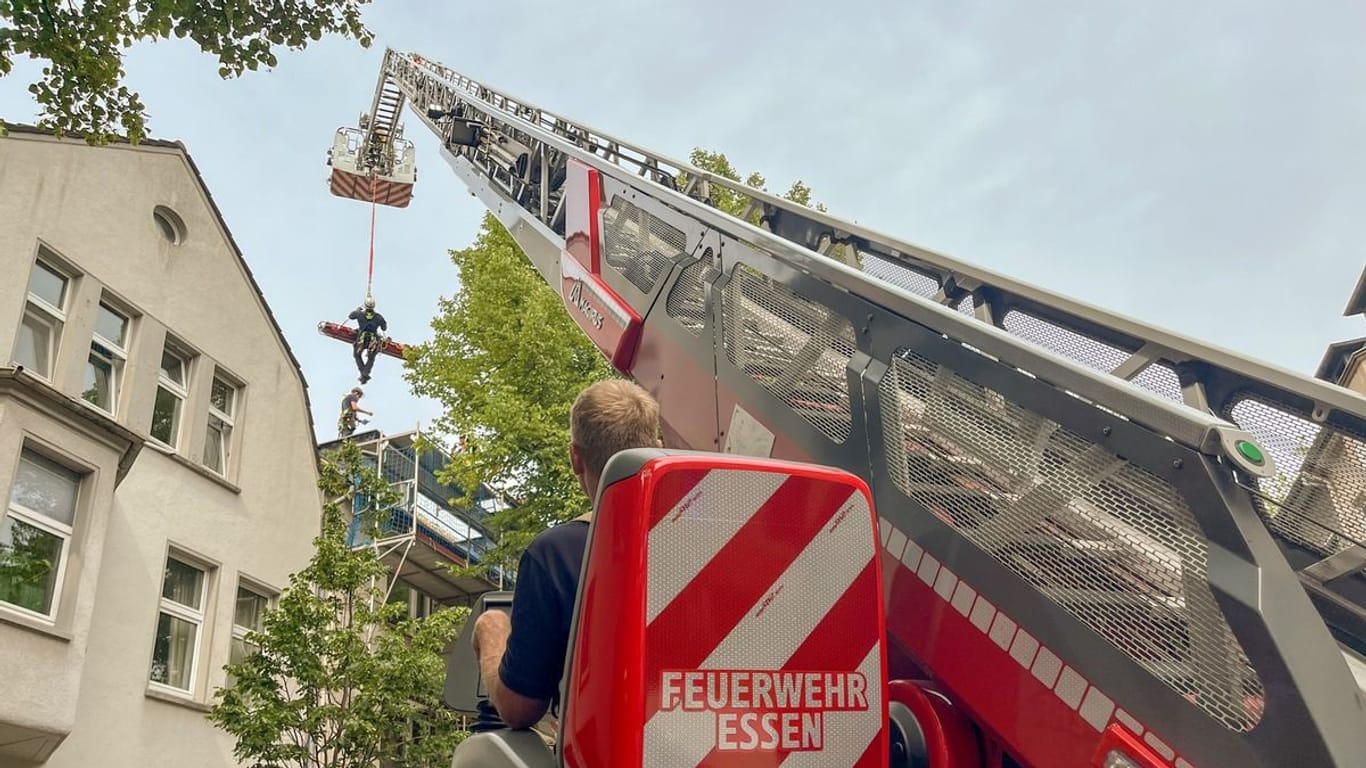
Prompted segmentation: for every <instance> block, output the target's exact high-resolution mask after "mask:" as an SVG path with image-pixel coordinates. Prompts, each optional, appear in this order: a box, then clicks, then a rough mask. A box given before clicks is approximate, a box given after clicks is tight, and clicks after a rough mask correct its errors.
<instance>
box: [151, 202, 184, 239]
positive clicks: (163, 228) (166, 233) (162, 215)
mask: <svg viewBox="0 0 1366 768" xmlns="http://www.w3.org/2000/svg"><path fill="white" fill-rule="evenodd" d="M152 219H153V220H154V221H155V222H156V223H157V229H158V230H160V232H161V236H162V237H164V238H166V242H168V243H170V244H171V245H180V244H181V243H183V242H185V222H184V220H182V219H181V218H180V215H179V214H177V213H176V212H175V211H173V210H171V209H170V208H167V207H166V206H164V205H158V206H157V207H155V208H153V209H152Z"/></svg>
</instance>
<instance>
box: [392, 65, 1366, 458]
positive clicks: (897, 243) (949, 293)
mask: <svg viewBox="0 0 1366 768" xmlns="http://www.w3.org/2000/svg"><path fill="white" fill-rule="evenodd" d="M394 59H399V60H403V61H404V62H406V63H409V64H413V63H415V62H413V60H412V59H411V58H409V57H408V56H407V55H404V54H396V53H395V54H394V55H393V56H391V57H390V59H388V60H386V72H387V73H388V74H389V75H390V76H391V77H395V78H396V79H402V78H403V77H405V74H404V69H406V68H405V67H401V66H400V65H398V64H397V62H396V61H394ZM416 66H418V67H421V68H424V69H426V70H427V71H428V72H429V73H430V74H432V75H434V76H436V77H438V78H441V79H442V80H444V81H446V83H447V85H448V87H449V89H450V91H451V94H452V95H454V96H456V97H458V98H460V99H465V100H470V101H474V102H482V104H483V107H484V109H486V110H489V111H491V113H492V114H491V116H493V117H498V116H507V117H513V118H516V119H518V120H521V121H524V122H525V123H529V124H531V125H533V126H536V127H538V128H540V129H542V130H545V131H549V132H553V133H555V134H557V135H558V136H560V137H561V138H564V139H566V140H569V141H571V142H573V143H574V145H575V146H577V147H579V148H580V149H583V150H585V151H587V152H589V153H591V154H594V155H596V156H597V157H599V158H600V159H602V160H605V161H607V162H609V163H612V164H614V165H617V166H620V167H622V168H627V169H633V170H634V172H635V175H637V176H640V177H643V178H646V179H649V180H651V181H654V182H656V183H662V184H665V185H666V186H667V185H668V183H669V182H670V181H673V180H677V179H679V178H680V177H686V178H687V185H686V187H685V188H684V189H682V190H679V191H682V192H683V193H684V194H687V195H689V196H692V197H696V196H697V195H698V193H699V190H700V188H701V186H702V185H703V183H704V182H705V183H706V184H709V185H715V186H719V187H722V188H726V189H729V190H731V191H734V192H735V193H737V194H739V195H741V196H743V197H744V198H746V199H749V200H750V201H751V202H752V205H753V206H754V207H755V209H756V210H759V211H760V212H761V213H762V214H763V216H764V221H765V222H768V223H770V229H771V230H772V231H773V232H774V233H775V234H777V235H779V236H780V237H783V238H784V239H786V240H789V241H791V242H793V243H795V244H797V245H800V246H802V247H803V248H806V249H809V250H813V251H817V252H820V251H821V250H822V238H827V239H833V241H834V242H835V243H845V244H848V245H852V246H853V247H855V248H857V249H858V252H859V253H860V254H864V255H867V256H872V257H875V258H880V259H884V260H887V261H891V262H896V263H898V264H901V265H904V266H905V267H906V268H908V269H910V270H912V271H914V272H917V273H919V274H922V275H925V276H927V277H930V278H932V279H934V280H935V281H936V282H937V283H938V285H939V289H940V292H941V293H942V294H943V296H942V303H957V300H961V299H962V298H963V297H965V296H966V295H969V294H971V295H974V296H979V297H981V298H982V299H983V300H984V301H983V302H982V306H984V307H986V308H988V310H989V311H987V312H983V314H984V315H986V317H982V318H979V319H983V320H986V321H988V322H991V323H993V324H996V325H998V326H999V325H1000V324H1001V323H1002V322H1003V319H1004V316H1005V314H1006V313H1007V312H1008V311H1010V310H1012V309H1013V310H1018V311H1025V312H1028V313H1029V314H1031V315H1033V316H1036V317H1039V318H1041V319H1044V320H1048V321H1051V322H1055V323H1058V324H1060V325H1062V326H1064V327H1065V328H1067V329H1068V330H1071V331H1073V332H1075V333H1078V334H1080V335H1083V336H1086V337H1088V338H1089V339H1090V340H1092V341H1094V342H1095V343H1097V344H1104V345H1106V346H1108V347H1112V348H1118V349H1121V350H1123V351H1124V352H1127V353H1128V355H1129V356H1128V357H1127V358H1125V359H1123V360H1122V361H1121V362H1120V363H1119V364H1118V365H1117V366H1116V367H1114V368H1111V369H1110V372H1112V373H1115V374H1116V375H1119V376H1120V378H1125V379H1129V380H1132V379H1133V378H1134V377H1136V376H1138V375H1139V374H1141V373H1142V371H1143V370H1144V369H1145V368H1146V367H1148V366H1149V365H1152V364H1154V363H1157V362H1160V361H1164V360H1165V361H1169V362H1171V363H1173V364H1176V365H1179V366H1181V367H1182V369H1183V370H1182V371H1181V372H1182V373H1186V374H1188V375H1189V377H1190V378H1191V384H1189V385H1186V386H1185V387H1183V389H1184V390H1186V391H1185V392H1183V394H1185V395H1186V401H1187V402H1188V404H1191V405H1193V406H1196V407H1202V406H1204V407H1210V408H1212V409H1214V410H1215V411H1216V412H1218V411H1219V410H1220V409H1219V408H1218V405H1219V401H1220V400H1222V399H1226V397H1227V393H1233V392H1246V391H1254V392H1257V393H1258V394H1261V395H1263V396H1266V397H1269V398H1270V399H1272V400H1274V401H1276V402H1277V403H1284V404H1286V405H1291V406H1294V407H1296V408H1297V410H1301V411H1305V412H1308V413H1311V414H1317V415H1318V416H1319V417H1322V420H1323V421H1329V420H1331V419H1332V417H1333V416H1341V417H1345V420H1346V421H1347V422H1348V424H1349V426H1351V427H1353V428H1354V431H1359V432H1362V433H1366V398H1362V397H1361V396H1359V395H1356V394H1355V393H1352V392H1349V391H1347V390H1344V389H1342V388H1340V387H1337V386H1334V385H1330V384H1326V383H1324V382H1322V381H1319V380H1317V379H1314V378H1311V377H1308V376H1304V375H1302V374H1299V373H1296V372H1293V371H1289V370H1286V369H1284V368H1280V367H1277V366H1273V365H1269V364H1266V363H1263V362H1260V361H1258V360H1255V359H1252V358H1249V357H1247V356H1245V355H1241V354H1239V353H1236V352H1232V351H1229V350H1225V349H1221V348H1219V347H1215V346H1213V345H1210V344H1206V343H1204V342H1202V341H1200V340H1198V339H1194V338H1191V337H1188V336H1184V335H1182V334H1178V333H1175V332H1172V331H1168V330H1165V329H1162V328H1158V327H1156V326H1153V325H1150V324H1148V323H1144V322H1141V321H1138V320H1134V319H1132V318H1128V317H1125V316H1123V315H1120V314H1118V313H1114V312H1110V311H1108V310H1105V309H1102V308H1100V307H1097V306H1094V305H1090V304H1087V303H1084V302H1080V301H1077V300H1075V299H1072V298H1070V297H1068V296H1064V295H1062V294H1058V293H1055V292H1053V291H1049V290H1047V289H1044V288H1040V287H1037V286H1033V285H1029V284H1027V283H1024V282H1022V281H1019V280H1015V279H1014V278H1010V277H1007V276H1005V275H1001V274H999V273H995V272H992V271H990V270H987V269H984V268H981V267H977V266H974V265H971V264H968V263H966V262H963V261H960V260H958V259H955V258H953V257H950V256H946V255H944V254H941V253H937V252H934V251H931V250H928V249H925V248H921V247H919V246H916V245H913V244H911V243H907V242H905V241H902V240H899V239H896V238H893V237H890V236H888V235H885V234H881V233H878V232H875V231H873V230H871V229H868V228H866V227H863V226H861V225H858V224H855V223H852V222H849V221H844V220H841V219H838V218H836V217H834V216H831V215H829V214H827V213H822V212H820V211H816V210H814V209H811V208H807V207H805V206H802V205H798V204H796V203H792V202H790V201H787V200H784V199H782V198H780V197H777V196H775V195H772V194H769V193H767V192H762V191H759V190H755V189H752V188H750V187H747V186H745V185H743V184H741V183H738V182H735V181H732V180H730V179H726V178H723V177H720V176H716V175H715V174H712V173H710V172H707V171H703V170H701V169H698V168H695V167H693V166H691V165H690V164H688V163H686V162H683V161H681V160H677V159H674V158H670V157H667V156H665V155H660V154H658V153H653V152H649V151H647V150H645V149H642V148H640V147H638V146H635V145H633V144H631V143H630V142H626V141H623V140H621V139H617V138H614V137H612V136H610V135H608V134H606V133H603V132H602V131H599V130H597V129H594V128H591V127H589V126H586V125H583V124H582V123H577V122H574V121H571V120H569V119H568V118H565V117H562V116H560V115H558V114H556V113H553V112H550V111H548V110H545V109H542V108H540V107H537V106H535V105H532V104H529V103H527V102H524V101H521V100H518V99H516V98H514V97H512V96H509V95H507V94H505V93H502V92H500V91H497V90H495V89H493V88H490V87H488V86H486V85H483V84H481V83H479V82H478V81H476V80H473V79H472V78H469V77H467V76H465V75H461V74H459V73H457V72H455V71H454V70H451V69H449V68H448V67H445V66H443V65H440V64H438V63H436V62H433V61H431V60H428V59H421V58H420V57H419V58H418V59H417V62H416ZM547 223H549V222H547ZM827 248H828V246H827ZM974 316H976V315H974ZM1055 351H1061V350H1055ZM1063 353H1064V354H1066V352H1065V351H1063ZM1219 395H1224V397H1220V396H1219Z"/></svg>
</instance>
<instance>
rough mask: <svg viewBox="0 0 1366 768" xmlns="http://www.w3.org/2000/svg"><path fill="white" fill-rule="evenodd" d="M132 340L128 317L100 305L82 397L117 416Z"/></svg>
mask: <svg viewBox="0 0 1366 768" xmlns="http://www.w3.org/2000/svg"><path fill="white" fill-rule="evenodd" d="M127 336H128V317H127V316H126V315H124V314H122V313H120V312H118V311H117V310H115V309H112V308H111V307H110V306H109V305H108V304H105V303H104V302H100V307H99V311H98V312H97V313H96V315H95V337H94V338H93V339H91V340H90V357H89V359H88V362H87V364H86V368H85V385H84V389H82V390H81V397H82V398H84V399H85V400H87V401H88V402H90V403H93V404H94V405H96V406H98V407H100V408H102V409H104V410H106V411H108V412H109V413H111V414H112V413H113V412H114V404H115V403H116V402H117V401H118V394H119V392H118V385H119V377H120V376H121V375H122V374H123V362H124V360H126V359H128V353H127V352H125V351H124V348H125V346H126V344H127V341H128V339H127Z"/></svg>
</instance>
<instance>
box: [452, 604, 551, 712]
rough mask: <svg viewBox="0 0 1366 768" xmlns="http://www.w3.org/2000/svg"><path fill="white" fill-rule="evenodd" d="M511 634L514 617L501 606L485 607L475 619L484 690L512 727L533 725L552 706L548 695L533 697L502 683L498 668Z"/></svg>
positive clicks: (473, 641) (476, 654) (474, 642)
mask: <svg viewBox="0 0 1366 768" xmlns="http://www.w3.org/2000/svg"><path fill="white" fill-rule="evenodd" d="M511 634H512V619H511V618H510V617H509V616H508V615H507V614H506V613H504V612H502V611H498V610H492V611H484V612H483V613H481V614H479V618H478V619H475V621H474V632H472V633H470V644H471V645H473V646H474V657H475V658H476V659H478V660H479V674H480V676H481V677H483V680H484V690H486V691H488V692H489V701H491V702H493V708H494V709H496V710H498V716H499V717H501V718H503V722H505V723H507V725H508V727H509V728H530V727H531V726H533V725H535V724H536V722H537V721H538V720H540V719H541V716H542V715H544V714H545V712H546V709H548V708H549V706H550V702H549V701H547V700H545V699H533V698H531V697H529V696H523V695H522V694H520V693H518V692H516V691H514V690H512V689H511V688H508V687H507V686H506V685H503V678H502V676H501V675H500V674H498V668H499V667H500V666H501V665H502V663H503V653H504V652H505V651H507V646H508V637H509V636H510V635H511Z"/></svg>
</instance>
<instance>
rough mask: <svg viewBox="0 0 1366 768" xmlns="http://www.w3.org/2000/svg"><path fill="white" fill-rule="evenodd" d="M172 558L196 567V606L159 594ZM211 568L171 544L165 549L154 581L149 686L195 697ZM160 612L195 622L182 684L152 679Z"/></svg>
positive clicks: (205, 623)
mask: <svg viewBox="0 0 1366 768" xmlns="http://www.w3.org/2000/svg"><path fill="white" fill-rule="evenodd" d="M172 560H175V561H176V562H178V563H180V564H181V565H185V566H188V567H190V568H194V569H195V570H197V571H199V572H200V574H201V575H202V578H201V579H200V582H199V608H198V609H195V608H191V607H190V606H188V605H185V604H183V603H180V602H177V601H176V600H173V599H171V598H169V597H166V596H165V595H164V594H162V593H164V592H165V591H166V577H165V571H166V569H167V567H168V566H169V565H170V562H171V561H172ZM214 570H215V569H214V567H213V566H212V565H210V564H208V563H206V562H204V561H203V560H200V559H199V558H196V557H194V556H193V555H190V554H187V553H186V552H184V551H182V550H179V549H176V548H174V547H173V548H171V549H168V550H167V552H166V556H165V557H164V558H163V559H162V578H161V581H159V582H158V583H157V584H158V589H157V611H156V622H155V623H154V624H153V625H152V653H151V657H150V663H149V665H148V668H147V686H148V687H149V688H151V689H153V690H156V691H163V692H165V693H168V694H170V695H172V696H180V697H186V698H194V697H195V696H196V692H197V691H198V686H199V666H200V659H201V656H202V652H203V644H204V636H205V635H206V634H208V631H207V630H208V624H209V611H208V607H209V592H210V583H209V582H210V579H212V578H213V575H214ZM162 614H166V615H169V616H171V617H172V618H176V619H180V620H181V621H184V622H187V623H190V624H193V625H194V626H195V635H194V643H193V646H192V650H191V652H190V665H189V666H190V679H189V681H188V685H187V686H186V687H185V688H178V687H176V686H174V685H172V684H170V683H163V682H161V681H159V680H156V679H153V677H152V675H153V671H154V668H155V666H156V663H157V647H156V645H157V628H158V627H159V626H160V625H161V616H162ZM168 661H169V660H168ZM168 668H169V664H168ZM168 677H169V675H168Z"/></svg>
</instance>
